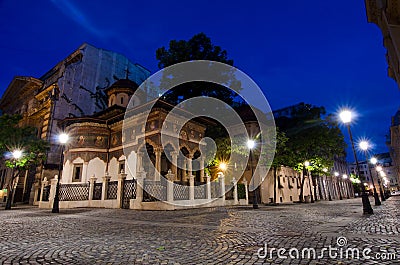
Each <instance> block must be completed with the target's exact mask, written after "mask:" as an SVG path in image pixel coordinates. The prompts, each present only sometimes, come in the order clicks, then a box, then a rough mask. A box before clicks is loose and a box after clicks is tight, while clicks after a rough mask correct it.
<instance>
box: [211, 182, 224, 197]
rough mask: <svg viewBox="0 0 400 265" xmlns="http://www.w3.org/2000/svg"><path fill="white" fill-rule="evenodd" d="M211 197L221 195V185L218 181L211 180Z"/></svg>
mask: <svg viewBox="0 0 400 265" xmlns="http://www.w3.org/2000/svg"><path fill="white" fill-rule="evenodd" d="M210 184H211V198H219V197H221V185H220V184H219V182H215V181H213V182H211V183H210Z"/></svg>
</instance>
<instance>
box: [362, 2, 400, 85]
mask: <svg viewBox="0 0 400 265" xmlns="http://www.w3.org/2000/svg"><path fill="white" fill-rule="evenodd" d="M365 8H366V10H367V19H368V22H371V23H375V24H376V25H377V26H378V27H379V28H380V29H381V31H382V36H383V45H384V46H385V47H386V50H387V53H386V60H387V63H388V75H389V76H390V77H391V78H393V79H394V80H395V81H396V82H397V85H398V86H399V88H400V27H399V26H400V5H399V2H398V1H396V0H365Z"/></svg>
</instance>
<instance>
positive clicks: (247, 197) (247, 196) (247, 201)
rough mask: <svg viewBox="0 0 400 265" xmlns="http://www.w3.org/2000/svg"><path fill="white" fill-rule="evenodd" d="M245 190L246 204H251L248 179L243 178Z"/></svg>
mask: <svg viewBox="0 0 400 265" xmlns="http://www.w3.org/2000/svg"><path fill="white" fill-rule="evenodd" d="M242 183H243V185H244V191H245V193H246V204H249V190H248V189H247V180H246V179H243V181H242Z"/></svg>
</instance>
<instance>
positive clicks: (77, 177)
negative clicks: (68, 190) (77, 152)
mask: <svg viewBox="0 0 400 265" xmlns="http://www.w3.org/2000/svg"><path fill="white" fill-rule="evenodd" d="M82 168H83V165H82V164H75V165H74V172H73V176H72V182H79V181H81V180H82Z"/></svg>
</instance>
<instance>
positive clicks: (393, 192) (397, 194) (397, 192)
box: [391, 190, 400, 196]
mask: <svg viewBox="0 0 400 265" xmlns="http://www.w3.org/2000/svg"><path fill="white" fill-rule="evenodd" d="M391 195H392V196H400V190H397V191H392V193H391Z"/></svg>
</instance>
